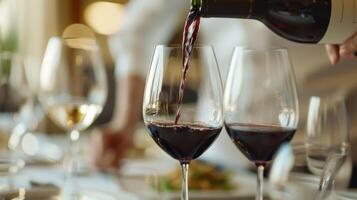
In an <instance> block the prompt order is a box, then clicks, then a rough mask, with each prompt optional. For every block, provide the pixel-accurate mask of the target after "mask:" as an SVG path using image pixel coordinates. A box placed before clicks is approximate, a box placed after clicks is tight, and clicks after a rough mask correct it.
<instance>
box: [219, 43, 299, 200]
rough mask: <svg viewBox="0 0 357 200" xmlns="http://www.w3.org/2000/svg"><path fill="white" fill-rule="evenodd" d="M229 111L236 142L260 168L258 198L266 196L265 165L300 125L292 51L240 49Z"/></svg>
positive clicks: (227, 105)
mask: <svg viewBox="0 0 357 200" xmlns="http://www.w3.org/2000/svg"><path fill="white" fill-rule="evenodd" d="M224 112H225V127H226V129H227V132H228V134H229V136H230V137H231V139H232V141H233V142H234V144H235V145H236V146H237V148H238V149H239V150H240V151H241V152H242V153H243V154H244V155H245V156H246V157H247V158H248V159H249V160H250V161H252V162H254V164H255V165H256V166H257V168H258V177H257V178H258V179H257V195H256V199H257V200H262V199H263V173H264V168H265V167H266V166H267V164H268V163H269V162H270V161H271V160H272V157H273V156H274V154H275V153H276V151H277V150H278V149H279V147H280V145H281V144H282V143H284V142H289V141H290V140H291V139H292V137H293V136H294V133H295V130H296V129H297V125H298V119H299V109H298V96H297V91H296V86H295V79H294V74H293V71H292V69H291V67H290V62H289V58H288V52H287V50H286V49H268V50H254V49H247V48H241V47H236V48H235V50H234V53H233V57H232V60H231V63H230V69H229V73H228V78H227V82H226V88H225V94H224Z"/></svg>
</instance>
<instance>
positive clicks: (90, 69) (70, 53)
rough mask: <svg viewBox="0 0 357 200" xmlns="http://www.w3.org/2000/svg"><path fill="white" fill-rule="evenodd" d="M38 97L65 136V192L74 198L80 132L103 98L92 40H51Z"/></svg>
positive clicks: (100, 70)
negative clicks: (67, 146)
mask: <svg viewBox="0 0 357 200" xmlns="http://www.w3.org/2000/svg"><path fill="white" fill-rule="evenodd" d="M39 96H40V101H41V103H42V104H43V105H44V108H45V110H46V112H47V113H48V115H49V117H50V118H51V119H52V121H54V122H55V123H56V124H57V125H58V126H60V127H62V128H63V129H65V130H66V131H68V133H69V139H70V148H69V151H68V156H67V159H65V167H66V169H67V177H68V178H67V180H66V185H65V188H69V190H70V191H69V192H65V193H66V195H67V193H70V194H73V195H75V196H74V198H72V197H73V195H72V197H70V198H71V199H76V196H78V191H77V190H78V189H77V184H76V182H75V181H74V180H75V179H73V176H75V175H77V174H78V173H81V171H80V163H79V161H78V160H79V157H78V156H79V155H78V149H79V148H78V140H79V136H80V131H83V130H85V129H87V128H88V127H89V126H90V125H91V124H92V123H93V122H94V120H95V119H96V117H97V116H98V115H99V114H100V112H101V111H102V107H103V105H104V104H105V101H106V97H107V80H106V73H105V68H104V64H103V62H102V59H101V57H100V53H99V47H98V45H97V43H96V40H95V39H88V38H86V39H83V38H72V37H69V39H63V38H59V37H53V38H51V39H50V40H49V42H48V45H47V48H46V52H45V55H44V59H43V62H42V67H41V74H40V95H39ZM67 185H69V186H67Z"/></svg>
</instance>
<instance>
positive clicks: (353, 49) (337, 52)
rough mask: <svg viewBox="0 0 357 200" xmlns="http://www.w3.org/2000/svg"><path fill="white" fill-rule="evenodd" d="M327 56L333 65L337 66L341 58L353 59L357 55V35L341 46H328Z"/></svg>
mask: <svg viewBox="0 0 357 200" xmlns="http://www.w3.org/2000/svg"><path fill="white" fill-rule="evenodd" d="M326 51H327V55H328V57H329V59H330V61H331V63H332V64H337V63H338V62H339V60H340V58H347V59H348V58H353V57H355V55H356V53H357V33H355V34H354V35H352V36H351V37H350V38H348V39H347V40H346V41H345V42H344V43H342V44H340V45H336V44H328V45H326Z"/></svg>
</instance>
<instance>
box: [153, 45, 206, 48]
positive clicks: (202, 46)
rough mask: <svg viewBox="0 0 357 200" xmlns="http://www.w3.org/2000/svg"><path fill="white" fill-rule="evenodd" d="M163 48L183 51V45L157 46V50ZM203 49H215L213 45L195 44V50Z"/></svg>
mask: <svg viewBox="0 0 357 200" xmlns="http://www.w3.org/2000/svg"><path fill="white" fill-rule="evenodd" d="M158 47H163V48H170V49H182V44H157V45H155V48H158ZM203 48H210V49H213V46H212V45H211V44H195V45H194V46H193V49H203Z"/></svg>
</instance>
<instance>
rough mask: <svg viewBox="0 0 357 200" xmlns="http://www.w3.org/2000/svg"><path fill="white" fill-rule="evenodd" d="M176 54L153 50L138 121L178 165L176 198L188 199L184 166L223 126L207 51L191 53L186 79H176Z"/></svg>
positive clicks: (215, 75) (212, 57)
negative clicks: (179, 188)
mask: <svg viewBox="0 0 357 200" xmlns="http://www.w3.org/2000/svg"><path fill="white" fill-rule="evenodd" d="M182 55H183V54H182V48H181V47H179V46H172V47H170V46H163V45H161V46H157V47H156V49H155V53H154V57H153V60H152V63H151V67H150V70H149V73H148V76H147V79H146V87H145V93H144V101H143V117H144V122H145V124H146V126H147V128H148V130H149V133H150V136H151V137H152V139H153V140H154V141H155V142H156V144H157V145H158V146H159V147H160V148H161V149H162V150H164V151H165V152H166V153H167V154H169V155H170V156H171V157H172V158H174V159H176V160H178V161H179V162H180V164H181V166H182V175H183V176H182V178H183V181H182V197H181V199H182V200H188V183H187V178H188V177H187V176H188V168H189V164H190V162H191V160H193V159H196V158H197V157H199V156H200V155H201V154H203V153H204V152H205V150H206V149H207V148H208V147H209V146H210V145H211V144H212V143H213V142H214V141H215V139H216V138H217V137H218V135H219V133H220V132H221V129H222V126H223V112H222V111H223V110H222V101H221V97H222V84H221V78H220V74H219V70H218V67H217V62H216V58H215V54H214V51H213V49H212V47H210V46H201V47H194V48H193V51H192V54H191V58H190V61H189V68H188V71H187V74H186V79H182V78H183V77H184V76H182V73H181V71H182V70H183V67H182V66H183V65H182ZM181 80H183V83H184V84H182V85H183V87H180V85H181V84H180V83H181ZM182 92H183V93H182ZM180 94H183V98H182V104H181V101H180V99H181V98H179V97H180Z"/></svg>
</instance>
